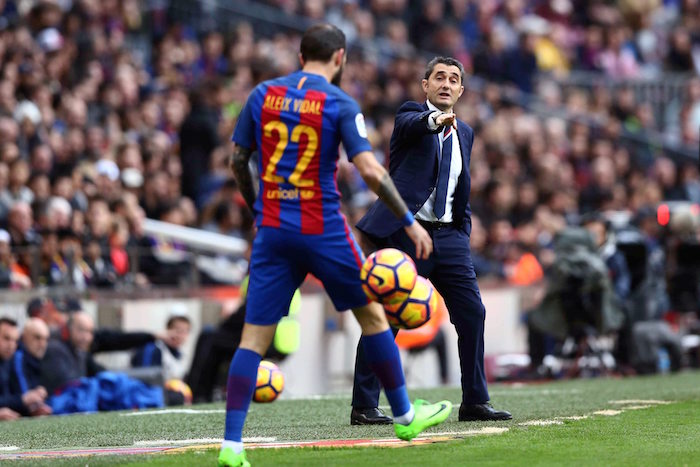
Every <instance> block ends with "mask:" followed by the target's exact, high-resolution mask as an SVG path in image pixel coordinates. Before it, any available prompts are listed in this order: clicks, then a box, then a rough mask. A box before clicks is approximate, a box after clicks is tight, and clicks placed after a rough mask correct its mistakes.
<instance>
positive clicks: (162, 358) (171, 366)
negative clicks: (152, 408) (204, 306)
mask: <svg viewBox="0 0 700 467" xmlns="http://www.w3.org/2000/svg"><path fill="white" fill-rule="evenodd" d="M165 329H166V331H165V338H164V339H163V340H156V341H153V342H149V343H148V344H146V345H145V346H143V347H141V348H140V349H138V350H137V351H136V353H135V354H134V355H133V357H131V366H132V367H160V368H162V373H163V380H164V381H167V380H169V379H173V378H174V379H180V380H182V379H184V378H185V373H186V372H187V368H186V367H185V358H184V355H183V353H182V347H183V345H185V342H187V339H188V338H189V335H190V330H191V329H192V324H191V322H190V319H189V318H188V317H187V316H186V315H182V314H178V315H172V316H171V317H170V318H168V322H167V323H166V326H165Z"/></svg>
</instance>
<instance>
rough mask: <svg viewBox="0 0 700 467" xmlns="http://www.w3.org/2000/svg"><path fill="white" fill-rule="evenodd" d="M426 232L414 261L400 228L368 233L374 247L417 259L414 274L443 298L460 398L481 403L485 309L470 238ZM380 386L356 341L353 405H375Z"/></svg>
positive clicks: (454, 233) (446, 230) (461, 233)
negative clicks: (426, 248)
mask: <svg viewBox="0 0 700 467" xmlns="http://www.w3.org/2000/svg"><path fill="white" fill-rule="evenodd" d="M428 233H430V235H431V237H432V238H433V254H432V255H431V256H430V258H428V259H427V260H416V258H415V254H416V248H415V245H414V244H413V242H412V241H411V239H410V238H408V236H407V235H406V233H405V232H404V230H403V229H401V230H399V231H397V232H396V233H394V234H393V235H392V236H391V237H389V238H387V239H377V238H371V237H370V238H369V240H370V241H371V242H372V243H374V244H375V245H376V246H377V247H378V248H386V247H393V248H398V249H400V250H402V251H405V252H406V253H408V254H409V255H410V256H411V258H413V260H414V261H415V262H416V268H417V269H418V274H420V275H421V276H424V277H427V278H428V279H430V281H431V282H432V283H433V285H434V286H435V288H436V289H437V291H438V292H440V295H442V298H444V299H445V305H447V311H448V312H449V315H450V321H451V322H452V324H453V325H454V326H455V329H456V330H457V338H458V340H457V346H458V349H459V363H460V367H461V370H462V402H463V403H465V404H480V403H483V402H486V401H488V400H489V394H488V390H487V389H486V375H485V374H484V317H485V315H486V310H485V309H484V304H483V303H482V301H481V294H480V293H479V287H478V285H477V282H476V274H475V273H474V266H473V265H472V260H471V253H470V251H469V237H468V236H467V233H466V232H464V231H463V230H460V229H456V228H454V227H445V228H441V229H428ZM396 332H397V331H394V333H395V334H396ZM379 390H380V386H379V381H378V380H377V378H376V377H375V376H374V373H372V371H371V370H370V369H369V367H368V366H367V362H366V360H365V358H364V355H363V351H362V342H360V344H358V347H357V358H356V360H355V381H354V386H353V394H352V405H353V407H357V408H367V407H377V404H378V401H379Z"/></svg>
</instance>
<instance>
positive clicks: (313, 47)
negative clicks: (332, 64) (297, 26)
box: [300, 23, 345, 63]
mask: <svg viewBox="0 0 700 467" xmlns="http://www.w3.org/2000/svg"><path fill="white" fill-rule="evenodd" d="M344 48H345V34H343V31H341V30H340V29H338V28H337V27H336V26H333V25H332V24H328V23H321V24H317V25H315V26H311V27H310V28H309V29H307V30H306V32H305V33H304V35H303V36H302V38H301V47H300V52H301V58H302V59H303V60H304V61H305V62H309V61H310V62H324V63H325V62H328V61H329V60H330V59H331V57H332V56H333V52H335V51H336V50H340V49H344Z"/></svg>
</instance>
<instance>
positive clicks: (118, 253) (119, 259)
mask: <svg viewBox="0 0 700 467" xmlns="http://www.w3.org/2000/svg"><path fill="white" fill-rule="evenodd" d="M109 257H110V259H111V260H112V265H114V269H115V271H117V274H119V275H120V276H123V275H124V274H126V273H127V272H129V255H128V254H127V252H126V250H125V249H123V248H115V247H112V249H111V250H110V251H109Z"/></svg>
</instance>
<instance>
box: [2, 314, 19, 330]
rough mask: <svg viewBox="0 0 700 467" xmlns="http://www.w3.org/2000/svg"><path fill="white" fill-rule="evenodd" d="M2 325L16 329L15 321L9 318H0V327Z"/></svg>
mask: <svg viewBox="0 0 700 467" xmlns="http://www.w3.org/2000/svg"><path fill="white" fill-rule="evenodd" d="M3 324H6V325H8V326H12V327H13V328H16V327H17V321H15V320H14V319H11V318H6V317H5V316H2V317H0V326H2V325H3Z"/></svg>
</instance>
